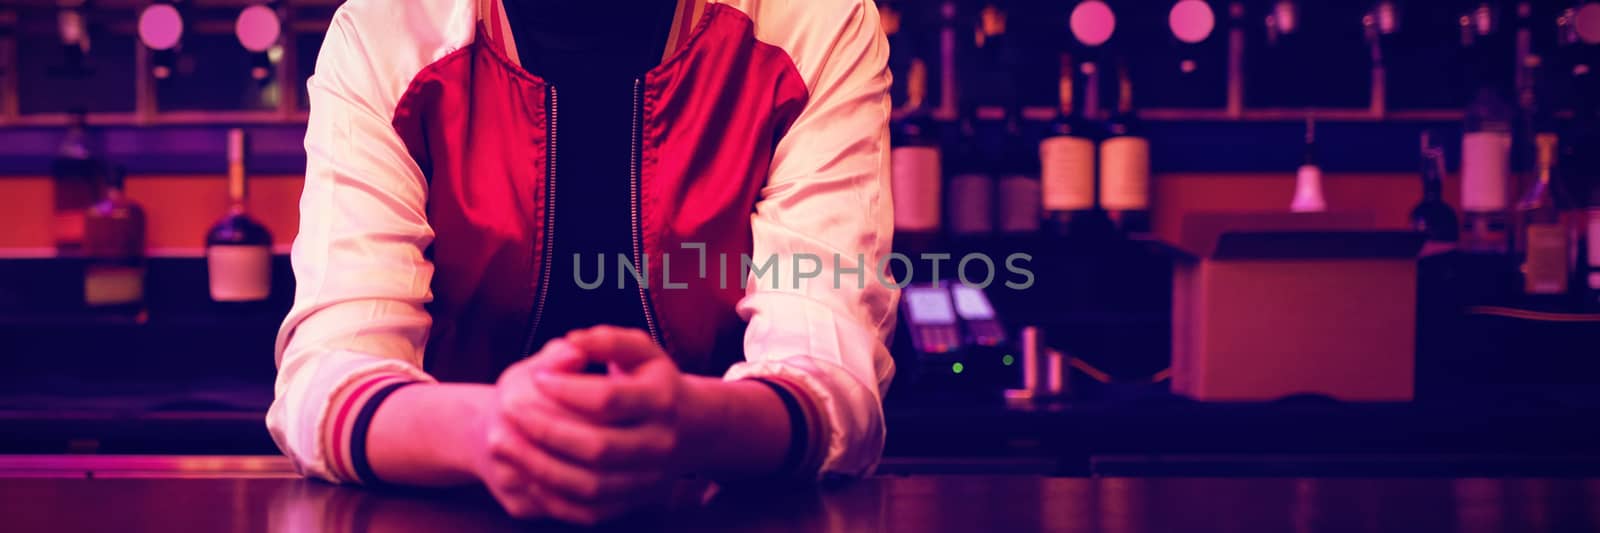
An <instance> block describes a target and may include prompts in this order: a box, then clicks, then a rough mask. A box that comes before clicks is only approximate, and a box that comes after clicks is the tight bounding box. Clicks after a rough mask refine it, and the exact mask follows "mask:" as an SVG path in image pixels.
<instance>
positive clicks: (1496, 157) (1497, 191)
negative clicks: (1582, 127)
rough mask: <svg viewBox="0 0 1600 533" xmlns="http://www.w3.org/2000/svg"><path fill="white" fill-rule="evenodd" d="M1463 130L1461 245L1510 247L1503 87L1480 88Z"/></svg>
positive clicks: (1494, 249)
mask: <svg viewBox="0 0 1600 533" xmlns="http://www.w3.org/2000/svg"><path fill="white" fill-rule="evenodd" d="M1464 131H1465V133H1464V134H1463V135H1462V136H1461V213H1462V215H1461V245H1462V249H1463V250H1465V251H1469V252H1474V253H1499V254H1503V253H1506V251H1507V244H1509V237H1510V236H1509V235H1507V231H1508V229H1509V228H1508V217H1507V216H1506V208H1507V207H1508V206H1509V205H1510V204H1509V202H1508V201H1507V196H1509V195H1508V193H1507V189H1508V188H1509V187H1510V183H1509V175H1510V158H1511V111H1510V109H1509V107H1508V106H1507V105H1506V103H1505V101H1504V99H1503V98H1501V97H1500V94H1499V91H1497V90H1495V89H1494V88H1492V87H1483V88H1480V89H1479V90H1478V96H1477V97H1476V98H1475V99H1474V100H1473V102H1472V105H1470V106H1468V108H1467V114H1466V124H1465V129H1464Z"/></svg>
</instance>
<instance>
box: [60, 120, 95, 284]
mask: <svg viewBox="0 0 1600 533" xmlns="http://www.w3.org/2000/svg"><path fill="white" fill-rule="evenodd" d="M101 165H102V163H101V161H100V159H99V157H98V154H96V150H95V148H94V143H93V142H92V141H91V140H90V135H89V128H88V114H87V113H85V112H84V111H83V110H74V111H73V112H72V113H71V119H70V121H69V122H68V123H67V133H66V135H65V136H64V137H62V139H61V147H60V149H59V150H58V151H57V152H56V159H55V162H54V164H53V165H52V168H51V173H52V174H53V178H54V185H55V222H54V224H52V228H51V229H52V231H51V232H52V233H53V234H54V236H55V243H56V250H57V251H59V252H63V253H71V252H75V251H77V250H78V249H80V248H82V247H83V231H84V229H83V223H84V216H85V211H86V210H87V209H88V208H89V206H90V205H93V204H94V202H95V199H96V197H97V196H99V194H98V192H97V191H96V190H95V189H96V187H97V186H98V182H99V181H100V173H101V168H102V166H101Z"/></svg>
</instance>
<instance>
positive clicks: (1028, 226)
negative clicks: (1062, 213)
mask: <svg viewBox="0 0 1600 533" xmlns="http://www.w3.org/2000/svg"><path fill="white" fill-rule="evenodd" d="M1005 110H1006V114H1005V138H1004V139H1003V141H1002V143H1001V145H1000V147H999V150H998V153H999V155H998V156H997V157H993V158H992V161H993V164H994V165H995V168H996V172H998V173H999V174H1000V202H999V203H1000V209H999V211H1000V212H999V219H1000V232H1001V233H1002V234H1005V235H1009V236H1013V237H1025V236H1028V235H1033V234H1037V233H1038V232H1039V224H1040V221H1041V218H1042V217H1041V216H1040V212H1039V209H1040V207H1041V205H1042V202H1041V200H1040V196H1041V194H1042V192H1041V190H1040V183H1039V158H1038V157H1037V155H1036V154H1037V153H1038V146H1039V143H1037V142H1030V140H1029V138H1028V136H1027V134H1026V133H1025V132H1024V131H1023V130H1022V113H1021V110H1020V109H1018V108H1017V105H1016V104H1015V102H1012V103H1011V104H1009V105H1007V106H1006V107H1005Z"/></svg>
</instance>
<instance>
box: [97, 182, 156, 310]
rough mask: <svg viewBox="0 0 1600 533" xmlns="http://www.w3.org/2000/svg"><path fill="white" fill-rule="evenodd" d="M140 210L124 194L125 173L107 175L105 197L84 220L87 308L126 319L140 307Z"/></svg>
mask: <svg viewBox="0 0 1600 533" xmlns="http://www.w3.org/2000/svg"><path fill="white" fill-rule="evenodd" d="M144 232H145V217H144V209H143V208H140V207H139V204H137V203H134V201H133V200H130V199H128V196H127V194H126V193H125V192H124V191H123V171H122V169H120V168H113V169H110V171H109V172H107V173H106V179H105V196H104V197H103V198H101V199H100V201H99V202H97V203H95V204H94V205H93V206H90V207H89V208H88V211H87V214H86V215H85V217H84V255H85V256H87V257H88V264H87V265H86V266H85V269H84V280H83V299H84V303H85V304H87V305H88V306H89V307H92V308H97V309H102V310H106V311H111V312H121V313H127V314H134V313H138V312H139V311H140V310H142V308H143V307H144V270H145V265H144V252H145V250H144V245H145V240H144V235H145V233H144Z"/></svg>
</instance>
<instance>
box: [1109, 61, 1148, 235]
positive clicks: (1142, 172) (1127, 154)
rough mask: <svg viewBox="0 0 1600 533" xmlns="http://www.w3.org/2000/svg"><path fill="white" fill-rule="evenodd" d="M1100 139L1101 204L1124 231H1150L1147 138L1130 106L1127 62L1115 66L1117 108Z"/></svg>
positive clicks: (1131, 98) (1131, 95)
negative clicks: (1103, 138) (1104, 134)
mask: <svg viewBox="0 0 1600 533" xmlns="http://www.w3.org/2000/svg"><path fill="white" fill-rule="evenodd" d="M1105 131H1106V135H1107V136H1106V140H1104V141H1101V142H1100V187H1099V189H1100V205H1101V206H1102V207H1103V208H1104V209H1105V211H1106V213H1107V214H1108V215H1109V216H1110V217H1111V220H1112V221H1113V222H1116V224H1117V227H1119V228H1121V229H1122V231H1123V232H1124V233H1149V232H1150V141H1149V140H1148V139H1146V138H1144V135H1143V134H1142V133H1143V132H1141V131H1140V124H1139V117H1138V114H1137V113H1136V112H1135V111H1134V109H1133V81H1132V80H1131V79H1129V77H1128V65H1127V63H1126V62H1123V63H1120V64H1118V66H1117V109H1116V112H1114V113H1112V115H1111V118H1110V119H1109V120H1107V121H1106V127H1105Z"/></svg>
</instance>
